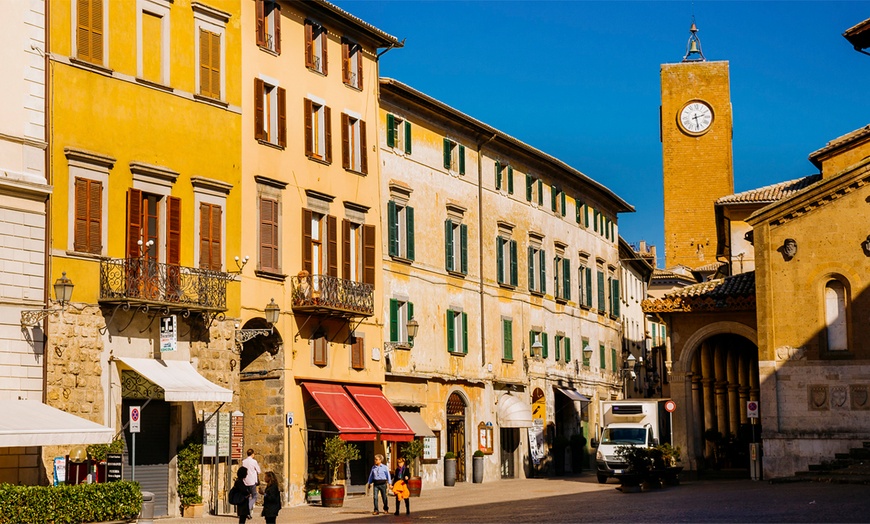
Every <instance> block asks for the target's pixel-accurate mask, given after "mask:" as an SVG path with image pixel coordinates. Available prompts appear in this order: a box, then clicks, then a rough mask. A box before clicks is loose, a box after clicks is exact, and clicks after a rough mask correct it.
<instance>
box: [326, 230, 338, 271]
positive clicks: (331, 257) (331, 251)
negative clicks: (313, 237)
mask: <svg viewBox="0 0 870 524" xmlns="http://www.w3.org/2000/svg"><path fill="white" fill-rule="evenodd" d="M326 245H327V247H326V261H327V265H328V266H329V268H328V270H327V275H329V276H331V277H337V276H338V223H337V221H336V219H335V217H334V216H331V215H327V216H326Z"/></svg>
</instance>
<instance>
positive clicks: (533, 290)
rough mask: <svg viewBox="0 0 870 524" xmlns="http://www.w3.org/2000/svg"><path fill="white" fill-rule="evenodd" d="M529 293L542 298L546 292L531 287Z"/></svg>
mask: <svg viewBox="0 0 870 524" xmlns="http://www.w3.org/2000/svg"><path fill="white" fill-rule="evenodd" d="M529 294H530V295H533V296H536V297H541V298H543V297H544V293H542V292H540V291H538V290H536V289H530V290H529Z"/></svg>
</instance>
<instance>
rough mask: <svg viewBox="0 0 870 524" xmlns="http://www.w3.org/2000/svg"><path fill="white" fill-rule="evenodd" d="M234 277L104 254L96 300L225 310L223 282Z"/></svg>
mask: <svg viewBox="0 0 870 524" xmlns="http://www.w3.org/2000/svg"><path fill="white" fill-rule="evenodd" d="M234 278H235V275H233V274H231V273H224V272H222V271H213V270H210V269H202V268H195V267H184V266H177V265H174V264H163V263H161V262H157V261H155V260H152V259H148V258H104V259H102V260H101V261H100V302H101V303H109V304H124V303H132V304H146V305H153V306H157V307H166V308H169V309H187V310H192V311H212V312H216V311H225V310H226V309H227V306H226V304H227V282H229V281H231V280H233V279H234Z"/></svg>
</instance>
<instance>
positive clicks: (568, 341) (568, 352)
mask: <svg viewBox="0 0 870 524" xmlns="http://www.w3.org/2000/svg"><path fill="white" fill-rule="evenodd" d="M565 362H571V339H570V338H568V337H565Z"/></svg>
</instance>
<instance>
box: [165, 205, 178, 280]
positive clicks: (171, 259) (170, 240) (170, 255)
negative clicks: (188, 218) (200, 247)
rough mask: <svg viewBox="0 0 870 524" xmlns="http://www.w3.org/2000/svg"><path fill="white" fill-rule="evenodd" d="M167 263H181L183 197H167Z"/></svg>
mask: <svg viewBox="0 0 870 524" xmlns="http://www.w3.org/2000/svg"><path fill="white" fill-rule="evenodd" d="M166 217H167V219H166V263H167V264H172V265H176V266H177V265H179V264H180V263H181V199H180V198H178V197H174V196H168V197H166Z"/></svg>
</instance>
